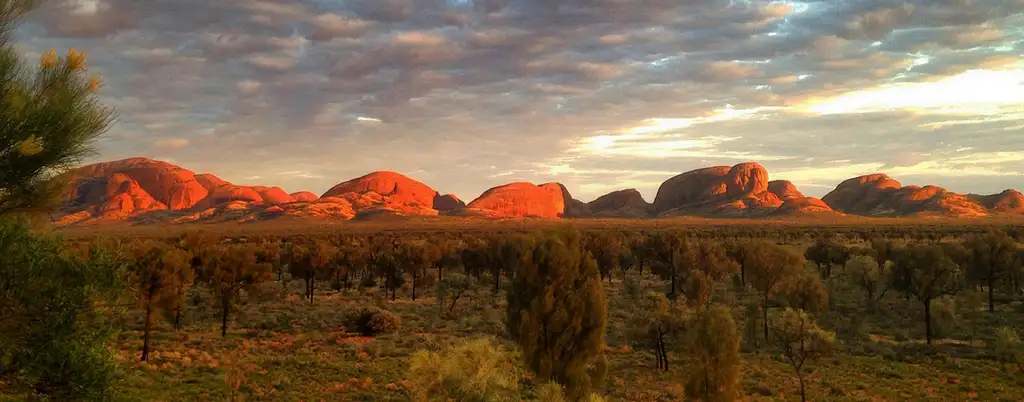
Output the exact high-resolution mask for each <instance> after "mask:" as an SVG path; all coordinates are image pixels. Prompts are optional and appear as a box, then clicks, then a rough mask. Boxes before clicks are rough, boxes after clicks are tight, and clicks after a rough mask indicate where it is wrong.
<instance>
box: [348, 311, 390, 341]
mask: <svg viewBox="0 0 1024 402" xmlns="http://www.w3.org/2000/svg"><path fill="white" fill-rule="evenodd" d="M345 322H346V325H347V326H348V328H349V330H350V331H353V332H357V333H360V334H362V335H364V336H376V335H379V334H387V333H392V332H396V331H398V329H399V328H401V327H402V320H401V318H399V317H398V316H396V315H394V314H392V313H391V312H390V311H387V310H384V309H380V308H377V307H361V308H359V309H358V310H356V311H355V312H353V313H351V314H350V315H349V316H348V317H347V318H346V319H345Z"/></svg>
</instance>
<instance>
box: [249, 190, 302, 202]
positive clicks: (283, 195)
mask: <svg viewBox="0 0 1024 402" xmlns="http://www.w3.org/2000/svg"><path fill="white" fill-rule="evenodd" d="M252 189H253V190H256V192H257V193H258V194H259V195H260V197H261V198H263V204H265V205H278V204H287V203H289V202H295V197H292V196H291V195H288V193H287V192H285V191H284V190H283V189H281V187H264V186H252Z"/></svg>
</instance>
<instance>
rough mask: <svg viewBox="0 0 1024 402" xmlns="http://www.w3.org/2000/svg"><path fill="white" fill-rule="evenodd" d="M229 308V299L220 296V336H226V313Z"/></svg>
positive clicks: (225, 296)
mask: <svg viewBox="0 0 1024 402" xmlns="http://www.w3.org/2000/svg"><path fill="white" fill-rule="evenodd" d="M230 308H231V299H229V298H228V296H227V295H221V298H220V310H221V316H220V336H221V337H226V336H228V313H229V310H230Z"/></svg>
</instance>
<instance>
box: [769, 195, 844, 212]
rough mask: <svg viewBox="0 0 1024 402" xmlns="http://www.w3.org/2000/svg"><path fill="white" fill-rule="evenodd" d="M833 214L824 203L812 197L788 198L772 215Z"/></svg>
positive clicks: (830, 208)
mask: <svg viewBox="0 0 1024 402" xmlns="http://www.w3.org/2000/svg"><path fill="white" fill-rule="evenodd" d="M823 212H826V213H827V212H833V211H832V207H829V206H828V204H826V203H825V201H822V200H820V199H818V198H814V197H800V198H790V199H788V200H786V201H785V202H783V203H782V206H780V207H779V209H776V210H775V212H774V213H773V214H774V215H801V214H809V213H823Z"/></svg>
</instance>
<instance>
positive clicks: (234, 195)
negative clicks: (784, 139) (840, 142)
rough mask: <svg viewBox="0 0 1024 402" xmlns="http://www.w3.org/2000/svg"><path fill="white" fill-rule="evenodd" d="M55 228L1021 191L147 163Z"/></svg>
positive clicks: (957, 209)
mask: <svg viewBox="0 0 1024 402" xmlns="http://www.w3.org/2000/svg"><path fill="white" fill-rule="evenodd" d="M62 212H63V214H62V216H61V217H60V219H59V220H58V224H62V225H67V224H78V223H89V222H98V221H109V220H129V221H131V222H133V223H151V222H171V223H187V222H220V221H233V222H244V221H251V220H263V219H274V218H277V217H282V216H294V217H304V218H315V219H342V220H348V219H373V218H375V217H379V216H437V215H451V216H468V217H482V218H498V219H520V218H539V219H559V218H588V217H617V218H646V217H669V216H680V215H696V216H709V217H748V218H756V217H767V216H773V217H778V216H789V215H807V214H852V215H866V216H908V215H915V216H933V215H949V216H959V217H978V216H987V215H992V214H1024V195H1022V194H1021V193H1020V192H1019V191H1016V190H1006V191H1003V192H1001V193H999V194H993V195H976V194H959V193H954V192H951V191H948V190H946V189H943V188H941V187H936V186H923V187H919V186H903V185H902V184H900V183H899V182H898V181H896V180H894V179H892V178H890V177H888V176H886V175H884V174H873V175H866V176H860V177H855V178H851V179H849V180H846V181H844V182H842V183H840V184H839V186H837V187H836V189H835V190H833V191H832V192H830V193H829V194H828V195H826V196H825V197H822V198H821V199H818V198H813V197H806V196H804V194H803V193H802V192H800V191H799V189H797V187H796V186H795V185H793V183H791V182H789V181H785V180H774V181H771V180H769V176H768V171H767V170H766V169H765V168H764V167H763V166H761V165H760V164H757V163H753V162H747V163H741V164H738V165H735V166H714V167H708V168H703V169H697V170H693V171H689V172H685V173H682V174H680V175H677V176H674V177H672V178H669V179H668V180H666V181H665V182H664V183H663V184H662V185H661V186H660V187H659V189H658V192H657V196H656V197H655V199H654V202H651V203H648V202H647V201H646V200H644V198H643V197H642V196H641V194H640V192H639V191H637V190H636V189H625V190H618V191H614V192H611V193H608V194H605V195H603V196H601V197H598V198H597V199H595V200H593V201H591V202H588V203H584V202H582V201H580V200H577V199H574V198H573V197H572V195H571V194H570V192H569V190H568V189H567V188H566V187H565V186H564V185H562V184H561V183H556V182H552V183H544V184H534V183H528V182H516V183H510V184H505V185H501V186H496V187H493V188H491V189H488V190H487V191H485V192H484V193H483V194H481V195H480V196H479V197H477V198H475V199H473V200H472V201H470V202H469V203H468V204H467V203H465V202H463V201H462V200H461V199H459V197H457V196H455V195H454V194H441V193H440V192H438V191H437V190H435V189H433V188H432V187H430V186H429V185H427V184H425V183H422V182H419V181H417V180H414V179H412V178H409V177H407V176H404V175H402V174H400V173H397V172H391V171H378V172H372V173H369V174H366V175H363V176H360V177H357V178H354V179H351V180H347V181H344V182H341V183H339V184H337V185H335V186H334V187H332V188H331V189H330V190H328V191H326V192H324V193H323V194H322V195H320V196H317V195H316V194H313V193H311V192H304V191H303V192H296V193H291V194H289V193H287V192H285V191H284V190H283V189H281V188H279V187H265V186H246V185H236V184H233V183H230V182H228V181H225V180H223V179H221V178H219V177H217V176H215V175H212V174H196V173H194V172H192V171H190V170H188V169H184V168H182V167H179V166H175V165H173V164H170V163H167V162H161V161H156V160H151V159H146V158H130V159H124V160H120V161H113V162H106V163H98V164H93V165H88V166H84V167H82V168H79V169H77V170H75V171H74V172H72V173H71V180H70V188H69V191H68V195H67V202H66V203H65V208H64V209H63V211H62Z"/></svg>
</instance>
